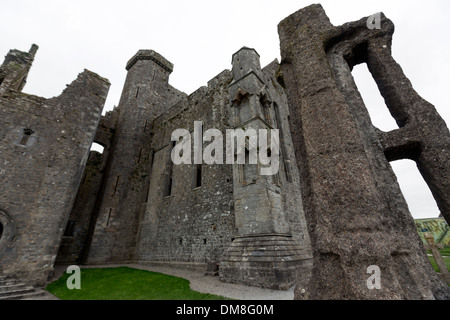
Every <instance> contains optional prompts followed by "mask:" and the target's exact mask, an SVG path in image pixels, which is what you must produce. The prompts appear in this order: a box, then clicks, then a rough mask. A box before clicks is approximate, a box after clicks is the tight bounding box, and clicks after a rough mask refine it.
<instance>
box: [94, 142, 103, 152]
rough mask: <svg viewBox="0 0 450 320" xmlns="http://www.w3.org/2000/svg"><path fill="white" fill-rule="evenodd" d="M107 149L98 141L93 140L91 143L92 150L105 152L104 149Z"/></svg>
mask: <svg viewBox="0 0 450 320" xmlns="http://www.w3.org/2000/svg"><path fill="white" fill-rule="evenodd" d="M104 150H105V147H104V146H102V145H101V144H99V143H97V142H92V145H91V151H97V152H98V153H101V154H103V151H104Z"/></svg>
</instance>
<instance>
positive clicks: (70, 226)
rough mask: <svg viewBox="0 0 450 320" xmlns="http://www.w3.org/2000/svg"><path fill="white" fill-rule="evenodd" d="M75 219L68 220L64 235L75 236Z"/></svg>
mask: <svg viewBox="0 0 450 320" xmlns="http://www.w3.org/2000/svg"><path fill="white" fill-rule="evenodd" d="M75 225H76V222H75V221H68V222H67V225H66V229H65V230H64V237H73V235H74V233H75Z"/></svg>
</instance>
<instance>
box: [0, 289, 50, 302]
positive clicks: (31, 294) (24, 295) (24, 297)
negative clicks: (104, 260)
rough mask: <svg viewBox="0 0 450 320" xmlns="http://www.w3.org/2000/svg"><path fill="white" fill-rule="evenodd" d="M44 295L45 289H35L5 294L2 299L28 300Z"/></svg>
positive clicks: (0, 298)
mask: <svg viewBox="0 0 450 320" xmlns="http://www.w3.org/2000/svg"><path fill="white" fill-rule="evenodd" d="M44 295H45V292H44V291H42V290H34V291H33V292H28V293H20V294H11V295H8V296H3V297H0V300H27V299H33V298H37V297H41V296H44Z"/></svg>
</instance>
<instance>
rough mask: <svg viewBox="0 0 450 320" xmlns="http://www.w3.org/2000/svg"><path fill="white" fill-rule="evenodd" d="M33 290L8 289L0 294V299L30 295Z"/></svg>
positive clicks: (23, 288) (22, 288)
mask: <svg viewBox="0 0 450 320" xmlns="http://www.w3.org/2000/svg"><path fill="white" fill-rule="evenodd" d="M35 290H36V289H35V288H33V287H21V288H15V287H12V288H8V289H6V290H5V291H1V292H0V299H1V298H2V297H8V296H15V295H20V294H24V293H32V292H34V291H35Z"/></svg>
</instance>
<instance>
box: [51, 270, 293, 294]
mask: <svg viewBox="0 0 450 320" xmlns="http://www.w3.org/2000/svg"><path fill="white" fill-rule="evenodd" d="M115 267H130V268H135V269H142V270H148V271H153V272H160V273H164V274H167V275H171V276H175V277H181V278H184V279H187V280H189V281H190V286H191V289H192V290H195V291H198V292H203V293H210V294H215V295H219V296H223V297H227V298H232V299H237V300H293V298H294V288H293V287H292V288H291V289H289V290H287V291H281V290H271V289H261V288H257V287H251V286H246V285H241V284H233V283H225V282H222V281H220V280H219V278H218V277H210V276H205V275H203V273H202V272H199V271H191V270H184V269H177V268H171V267H166V266H147V265H140V264H120V265H119V264H115V265H92V266H80V268H115ZM66 269H67V266H56V267H55V275H54V277H53V280H56V279H58V278H59V277H60V276H61V275H62V274H63V273H64V272H65V271H66ZM47 298H49V299H51V298H52V297H51V296H48V297H47Z"/></svg>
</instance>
